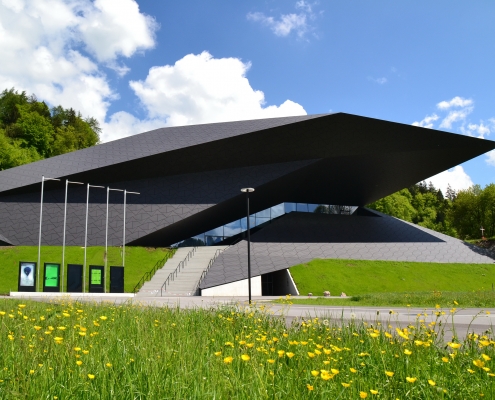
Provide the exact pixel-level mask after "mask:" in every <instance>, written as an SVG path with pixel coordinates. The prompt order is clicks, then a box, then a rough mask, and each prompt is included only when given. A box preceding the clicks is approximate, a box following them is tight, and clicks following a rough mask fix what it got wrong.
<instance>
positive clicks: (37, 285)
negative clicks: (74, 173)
mask: <svg viewBox="0 0 495 400" xmlns="http://www.w3.org/2000/svg"><path fill="white" fill-rule="evenodd" d="M45 181H60V179H57V178H45V175H42V176H41V202H40V234H39V238H38V266H37V270H38V272H37V273H36V289H37V290H38V292H39V291H40V288H39V286H40V264H41V222H42V220H43V190H44V188H45Z"/></svg>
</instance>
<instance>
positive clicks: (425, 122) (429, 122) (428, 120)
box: [412, 114, 438, 129]
mask: <svg viewBox="0 0 495 400" xmlns="http://www.w3.org/2000/svg"><path fill="white" fill-rule="evenodd" d="M437 119H438V115H437V114H432V115H427V116H426V117H424V118H423V119H422V120H421V121H415V122H413V123H412V124H413V125H414V126H421V127H423V128H429V129H433V122H435V121H436V120H437Z"/></svg>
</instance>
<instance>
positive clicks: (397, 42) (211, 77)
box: [0, 0, 495, 189]
mask: <svg viewBox="0 0 495 400" xmlns="http://www.w3.org/2000/svg"><path fill="white" fill-rule="evenodd" d="M494 11H495V3H494V2H492V1H488V0H485V1H478V2H452V1H445V0H444V1H441V0H438V1H435V2H431V1H406V0H404V1H396V0H394V1H380V2H376V1H374V2H372V1H369V0H366V1H364V0H356V1H352V2H349V1H340V2H337V1H318V2H310V1H301V0H299V1H298V0H296V1H287V0H285V1H281V0H267V1H256V0H253V1H249V2H248V1H244V2H241V1H226V0H224V1H220V0H211V1H207V2H205V1H197V0H194V1H193V0H191V1H188V0H185V1H180V2H168V1H156V0H155V1H153V0H146V1H145V0H137V1H134V0H95V1H90V0H30V1H27V0H26V1H24V0H2V1H1V2H0V58H1V59H2V60H4V61H3V62H2V63H0V89H4V88H9V87H12V86H14V87H16V88H19V89H24V90H27V91H28V92H30V93H32V92H34V93H36V94H37V95H38V97H39V98H40V99H44V100H46V101H47V102H49V103H50V104H62V105H63V106H65V107H69V106H72V107H75V108H76V109H78V110H81V111H82V113H83V114H84V115H91V116H95V117H96V118H98V119H99V120H100V122H101V124H102V127H103V140H114V139H117V138H119V137H124V136H127V135H130V134H135V133H138V132H142V131H145V130H149V129H153V128H157V127H161V126H171V125H183V124H192V123H205V122H216V121H226V120H235V119H249V118H265V117H272V116H282V115H296V114H301V113H308V114H315V113H326V112H330V111H333V112H336V111H343V112H348V113H352V114H359V115H364V116H369V117H373V118H380V119H385V120H390V121H396V122H401V123H405V124H413V123H415V124H417V125H420V126H425V127H430V128H435V129H442V130H446V131H450V132H455V133H459V134H469V135H472V136H476V137H484V138H487V139H491V140H495V110H494V108H493V88H495V82H494V81H495V75H494V73H493V71H494V70H495V68H494V67H495V65H494V64H495V57H494V47H493V41H494V38H495V24H494V23H493V15H494ZM494 173H495V153H490V154H489V155H488V156H486V155H485V156H481V157H478V158H477V159H475V160H472V161H469V162H467V163H465V164H463V165H462V167H457V168H455V169H453V170H451V171H450V172H445V173H443V174H441V175H440V176H437V177H435V178H433V182H434V183H435V184H436V185H437V186H439V187H442V188H445V186H446V184H447V183H448V182H450V183H451V185H452V186H454V187H455V188H457V189H461V188H466V187H467V186H469V185H470V184H472V183H478V184H481V185H485V184H488V183H491V182H494V179H493V177H494Z"/></svg>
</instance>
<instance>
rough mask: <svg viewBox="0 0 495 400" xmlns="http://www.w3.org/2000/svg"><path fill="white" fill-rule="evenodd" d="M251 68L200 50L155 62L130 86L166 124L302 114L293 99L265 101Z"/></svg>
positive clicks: (151, 115) (145, 106)
mask: <svg viewBox="0 0 495 400" xmlns="http://www.w3.org/2000/svg"><path fill="white" fill-rule="evenodd" d="M249 68H250V63H243V62H242V61H241V60H240V59H238V58H220V59H217V58H213V57H212V56H211V55H210V54H209V53H208V52H203V53H201V54H198V55H194V54H189V55H186V56H185V57H183V58H182V59H180V60H178V61H177V62H176V63H175V64H174V65H165V66H161V67H153V68H151V69H150V71H149V74H148V76H147V77H146V79H145V80H144V81H131V82H130V85H131V87H132V89H133V90H134V92H135V93H136V95H137V96H138V97H139V99H140V100H141V102H142V104H143V106H144V108H145V109H146V110H147V112H148V115H149V117H150V118H153V119H160V120H166V123H167V125H169V126H170V125H189V124H200V123H209V122H220V121H236V120H243V119H257V118H270V117H282V116H289V115H305V114H306V111H305V110H304V108H303V107H302V106H301V105H299V104H297V103H294V102H293V101H291V100H286V101H285V102H283V103H282V104H281V105H279V106H276V105H270V106H265V99H264V94H263V92H262V91H260V90H254V89H253V88H252V87H251V85H250V84H249V81H248V79H247V78H246V73H247V71H248V70H249Z"/></svg>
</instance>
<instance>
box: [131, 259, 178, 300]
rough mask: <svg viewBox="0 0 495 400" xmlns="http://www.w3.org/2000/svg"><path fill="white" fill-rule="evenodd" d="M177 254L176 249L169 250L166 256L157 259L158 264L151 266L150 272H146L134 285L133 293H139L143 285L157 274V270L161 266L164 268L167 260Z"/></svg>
mask: <svg viewBox="0 0 495 400" xmlns="http://www.w3.org/2000/svg"><path fill="white" fill-rule="evenodd" d="M174 254H175V251H174V250H169V252H168V253H167V254H166V256H165V257H163V259H162V260H160V261H157V262H156V264H155V265H154V267H153V268H151V269H150V270H149V271H148V272H145V273H144V275H143V277H142V278H141V279H140V280H139V282H138V283H137V284H136V286H134V289H132V292H133V293H137V292H138V291H139V289H141V287H142V286H143V285H144V284H145V283H146V282H148V281H149V280H150V279H151V278H153V275H155V273H156V271H158V270H159V269H160V268H162V267H163V266H164V265H165V263H166V262H167V260H168V259H169V258H171V257H172V256H173V255H174Z"/></svg>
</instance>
